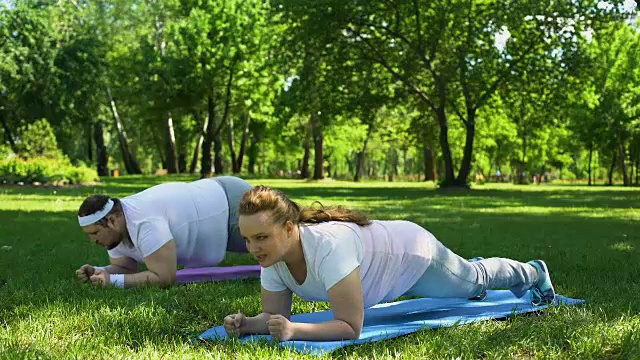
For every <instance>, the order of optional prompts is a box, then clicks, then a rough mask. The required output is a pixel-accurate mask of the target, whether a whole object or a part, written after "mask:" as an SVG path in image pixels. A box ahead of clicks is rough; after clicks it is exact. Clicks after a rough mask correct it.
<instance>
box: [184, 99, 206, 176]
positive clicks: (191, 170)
mask: <svg viewBox="0 0 640 360" xmlns="http://www.w3.org/2000/svg"><path fill="white" fill-rule="evenodd" d="M193 116H194V118H195V120H196V122H197V123H200V119H199V118H200V116H199V114H198V112H197V111H194V112H193ZM208 120H209V117H208V116H205V118H204V122H203V125H202V132H200V133H199V135H198V142H197V143H196V147H195V149H193V157H192V158H191V165H189V173H190V174H194V173H195V172H196V167H197V166H198V156H199V155H200V154H199V153H200V148H202V143H203V141H204V137H205V135H206V134H207V124H208V123H209V121H208ZM209 156H211V146H209Z"/></svg>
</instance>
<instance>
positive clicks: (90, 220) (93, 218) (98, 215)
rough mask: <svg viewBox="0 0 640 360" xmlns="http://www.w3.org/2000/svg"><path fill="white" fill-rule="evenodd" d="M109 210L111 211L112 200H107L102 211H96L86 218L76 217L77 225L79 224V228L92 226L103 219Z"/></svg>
mask: <svg viewBox="0 0 640 360" xmlns="http://www.w3.org/2000/svg"><path fill="white" fill-rule="evenodd" d="M111 209H113V200H111V199H109V201H107V203H106V204H105V205H104V207H103V208H102V210H98V211H96V212H94V213H93V214H89V215H87V216H78V223H80V226H87V225H91V224H94V223H96V222H98V221H100V219H102V218H103V217H105V216H106V215H107V214H108V213H109V211H111Z"/></svg>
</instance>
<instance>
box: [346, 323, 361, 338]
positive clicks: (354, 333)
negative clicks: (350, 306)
mask: <svg viewBox="0 0 640 360" xmlns="http://www.w3.org/2000/svg"><path fill="white" fill-rule="evenodd" d="M361 333H362V326H358V327H354V326H352V327H351V331H350V332H349V333H348V334H347V336H345V338H344V339H343V340H358V339H359V338H360V334H361Z"/></svg>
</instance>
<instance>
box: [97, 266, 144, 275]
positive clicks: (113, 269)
mask: <svg viewBox="0 0 640 360" xmlns="http://www.w3.org/2000/svg"><path fill="white" fill-rule="evenodd" d="M98 267H101V268H103V269H104V271H106V272H108V273H109V274H134V273H135V272H136V271H137V270H133V269H127V268H125V267H122V266H118V265H113V264H111V265H107V266H98Z"/></svg>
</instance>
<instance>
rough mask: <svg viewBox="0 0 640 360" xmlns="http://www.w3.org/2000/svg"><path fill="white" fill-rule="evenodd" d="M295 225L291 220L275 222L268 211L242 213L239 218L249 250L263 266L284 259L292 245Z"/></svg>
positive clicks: (239, 224) (239, 225)
mask: <svg viewBox="0 0 640 360" xmlns="http://www.w3.org/2000/svg"><path fill="white" fill-rule="evenodd" d="M294 226H295V225H293V223H292V222H290V221H287V222H286V223H285V224H284V225H283V224H275V223H274V222H273V216H271V213H270V212H268V211H263V212H259V213H256V214H253V215H240V216H239V219H238V227H239V228H240V234H242V237H244V240H245V242H246V244H247V250H249V253H250V254H251V255H253V256H254V257H255V258H256V260H257V261H258V263H259V264H260V266H262V267H263V268H266V267H269V266H271V265H273V264H275V263H277V262H278V261H282V260H283V258H284V256H285V254H286V253H287V252H288V251H289V248H290V246H291V241H290V240H291V236H292V234H293V228H294Z"/></svg>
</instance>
